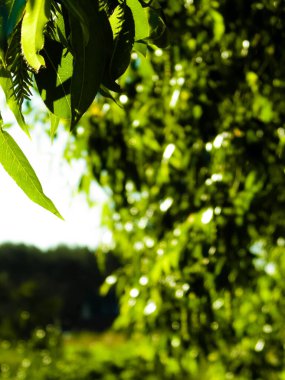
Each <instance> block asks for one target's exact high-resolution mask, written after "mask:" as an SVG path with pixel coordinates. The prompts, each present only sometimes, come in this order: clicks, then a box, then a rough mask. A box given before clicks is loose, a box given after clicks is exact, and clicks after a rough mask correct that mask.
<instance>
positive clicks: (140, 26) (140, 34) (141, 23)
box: [127, 0, 150, 41]
mask: <svg viewBox="0 0 285 380" xmlns="http://www.w3.org/2000/svg"><path fill="white" fill-rule="evenodd" d="M127 6H128V7H129V8H130V10H131V11H132V15H133V19H134V22H135V37H134V39H135V41H139V40H143V39H144V38H147V37H149V33H150V31H149V23H148V18H147V14H146V12H145V10H144V9H143V7H142V5H141V3H140V2H139V0H127Z"/></svg>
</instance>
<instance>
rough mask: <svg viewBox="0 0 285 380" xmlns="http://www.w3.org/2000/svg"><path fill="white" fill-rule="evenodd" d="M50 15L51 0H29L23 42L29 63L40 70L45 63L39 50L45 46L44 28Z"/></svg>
mask: <svg viewBox="0 0 285 380" xmlns="http://www.w3.org/2000/svg"><path fill="white" fill-rule="evenodd" d="M49 16H50V0H27V5H26V12H25V15H24V18H23V22H22V35H21V44H22V52H23V54H24V57H25V59H26V60H27V63H28V64H29V65H30V66H31V67H32V68H33V69H34V70H35V71H36V72H38V71H39V69H40V67H41V66H44V65H45V61H44V58H43V57H42V56H41V55H40V54H39V52H40V51H41V50H42V49H43V47H44V28H45V26H46V23H47V22H48V20H49Z"/></svg>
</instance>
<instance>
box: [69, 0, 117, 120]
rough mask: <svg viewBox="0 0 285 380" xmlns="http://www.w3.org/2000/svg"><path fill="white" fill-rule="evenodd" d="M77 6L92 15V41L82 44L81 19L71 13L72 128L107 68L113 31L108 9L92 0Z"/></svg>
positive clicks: (95, 90)
mask: <svg viewBox="0 0 285 380" xmlns="http://www.w3.org/2000/svg"><path fill="white" fill-rule="evenodd" d="M77 6H78V7H81V8H82V9H83V10H84V13H85V14H86V15H88V18H89V28H90V30H89V40H88V43H87V45H86V46H84V44H83V43H82V40H83V32H82V28H81V27H80V25H79V23H78V20H77V19H76V18H74V17H73V16H72V15H70V28H71V46H72V52H73V55H74V70H73V76H72V81H71V106H72V107H71V108H72V123H71V127H74V126H75V124H76V123H77V122H78V121H79V119H80V118H81V116H82V115H83V114H84V113H85V112H86V110H87V109H88V108H89V106H90V105H91V103H92V102H93V100H94V98H95V96H96V94H97V92H98V90H99V87H100V84H101V81H102V78H103V74H104V71H105V65H106V58H107V54H108V49H109V46H110V44H112V31H111V27H110V24H109V22H108V18H107V15H106V13H105V11H99V9H98V5H97V4H96V2H94V1H93V0H82V1H78V2H77Z"/></svg>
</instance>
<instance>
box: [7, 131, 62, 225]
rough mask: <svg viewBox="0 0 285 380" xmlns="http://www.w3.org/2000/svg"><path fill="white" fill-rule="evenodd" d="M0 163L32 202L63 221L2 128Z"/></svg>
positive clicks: (25, 160)
mask: <svg viewBox="0 0 285 380" xmlns="http://www.w3.org/2000/svg"><path fill="white" fill-rule="evenodd" d="M0 163H1V164H2V166H3V167H4V169H5V170H6V172H7V173H8V174H9V175H10V176H11V177H12V178H13V179H14V181H15V182H16V183H17V185H18V186H19V187H20V188H21V189H22V190H23V191H24V193H25V194H26V195H27V196H28V197H29V198H30V199H31V200H32V201H33V202H35V203H37V204H38V205H40V206H42V207H43V208H45V209H46V210H48V211H50V212H52V213H53V214H55V215H56V216H58V217H59V218H61V219H63V218H62V216H61V215H60V213H59V211H58V210H57V209H56V207H55V205H54V204H53V202H52V201H51V200H50V199H49V198H48V197H47V196H46V195H45V194H44V192H43V189H42V185H41V183H40V181H39V179H38V177H37V175H36V173H35V171H34V169H33V168H32V166H31V164H30V163H29V161H28V159H27V157H26V156H25V155H24V153H23V152H22V150H21V149H20V147H19V146H18V144H17V143H16V142H15V140H14V139H13V138H12V137H11V136H10V135H9V134H8V133H7V132H6V131H4V130H3V129H2V128H0Z"/></svg>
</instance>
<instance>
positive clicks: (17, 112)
mask: <svg viewBox="0 0 285 380" xmlns="http://www.w3.org/2000/svg"><path fill="white" fill-rule="evenodd" d="M0 86H1V87H2V89H3V91H4V94H5V97H6V102H7V104H8V106H9V108H10V109H11V111H12V112H13V114H14V116H15V119H16V121H17V123H18V124H19V126H20V127H21V128H22V129H23V131H24V132H25V133H26V134H27V135H28V136H30V134H29V129H28V126H27V124H26V123H25V119H24V117H23V114H22V111H21V106H20V104H19V103H18V102H17V99H16V98H15V95H14V92H13V82H12V78H11V74H10V72H9V71H8V70H6V69H4V67H0Z"/></svg>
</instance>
